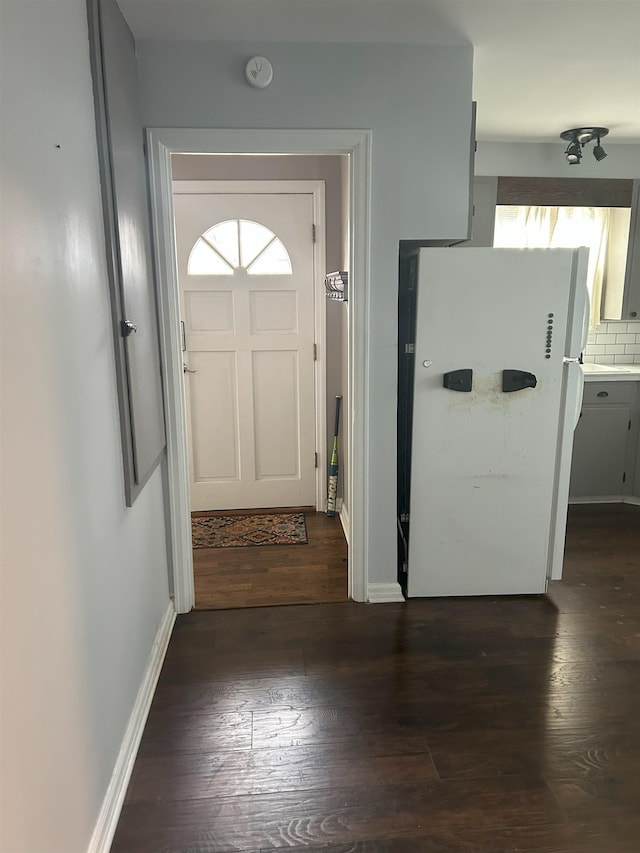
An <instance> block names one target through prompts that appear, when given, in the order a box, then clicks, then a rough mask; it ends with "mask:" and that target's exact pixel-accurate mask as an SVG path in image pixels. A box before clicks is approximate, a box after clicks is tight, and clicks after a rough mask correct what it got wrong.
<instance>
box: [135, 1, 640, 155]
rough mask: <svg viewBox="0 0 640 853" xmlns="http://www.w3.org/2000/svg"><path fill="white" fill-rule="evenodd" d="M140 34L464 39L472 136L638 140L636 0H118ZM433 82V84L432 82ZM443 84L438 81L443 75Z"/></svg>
mask: <svg viewBox="0 0 640 853" xmlns="http://www.w3.org/2000/svg"><path fill="white" fill-rule="evenodd" d="M119 3H120V6H121V8H122V11H123V13H124V15H125V17H126V18H127V21H128V23H129V26H130V27H131V29H132V31H133V33H134V35H135V36H136V38H138V39H169V40H173V39H181V40H190V39H195V40H210V41H253V42H258V43H260V44H262V47H261V48H260V50H261V52H262V53H264V54H266V55H267V56H268V53H269V51H268V44H267V43H268V42H274V41H341V42H363V41H364V42H396V43H421V44H468V43H471V44H473V46H474V97H475V99H476V100H477V102H478V138H479V139H482V140H499V141H515V140H528V141H532V142H552V141H557V139H558V135H559V133H560V132H561V131H562V130H564V129H565V128H570V127H576V126H589V125H599V126H605V127H609V128H610V130H611V132H610V134H609V137H608V139H607V144H615V143H616V142H619V143H622V142H626V143H629V142H636V143H640V0H584V2H583V0H119ZM434 85H438V83H434ZM442 85H446V81H442Z"/></svg>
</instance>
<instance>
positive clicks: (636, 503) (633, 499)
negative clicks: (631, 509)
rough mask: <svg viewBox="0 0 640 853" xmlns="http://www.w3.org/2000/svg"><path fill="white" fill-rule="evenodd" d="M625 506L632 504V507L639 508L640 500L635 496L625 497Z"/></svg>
mask: <svg viewBox="0 0 640 853" xmlns="http://www.w3.org/2000/svg"><path fill="white" fill-rule="evenodd" d="M624 502H625V503H626V504H632V505H633V506H640V498H638V497H636V496H635V495H627V496H626V497H625V499H624Z"/></svg>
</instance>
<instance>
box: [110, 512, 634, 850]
mask: <svg viewBox="0 0 640 853" xmlns="http://www.w3.org/2000/svg"><path fill="white" fill-rule="evenodd" d="M639 682H640V508H637V507H630V506H602V507H584V508H583V507H580V508H575V507H574V508H572V509H571V512H570V522H569V536H568V542H567V551H566V568H565V580H564V581H562V582H560V583H556V584H553V585H552V587H551V589H550V592H549V595H548V596H547V597H522V598H482V599H431V600H429V599H425V600H412V601H409V602H408V603H407V604H388V605H363V604H354V603H350V602H347V603H343V604H329V605H317V606H292V607H266V608H260V609H255V610H227V611H217V612H198V613H191V614H189V615H187V616H181V617H179V618H178V621H177V624H176V628H175V632H174V636H173V638H172V640H171V643H170V646H169V650H168V654H167V657H166V661H165V664H164V667H163V670H162V674H161V678H160V682H159V685H158V689H157V693H156V696H155V698H154V701H153V706H152V709H151V713H150V716H149V719H148V723H147V727H146V731H145V734H144V737H143V739H142V743H141V746H140V751H139V755H138V758H137V761H136V764H135V767H134V771H133V775H132V778H131V783H130V786H129V790H128V793H127V796H126V802H125V806H124V808H123V811H122V815H121V819H120V823H119V826H118V829H117V832H116V836H115V840H114V844H113V847H112V851H113V853H146V852H147V851H148V853H170V851H171V852H172V853H178V851H180V853H231V851H247V853H258V851H270V850H273V848H293V849H294V850H295V849H304V850H305V853H453V851H457V853H459V851H463V853H516V851H518V853H638V851H639V850H640V683H639Z"/></svg>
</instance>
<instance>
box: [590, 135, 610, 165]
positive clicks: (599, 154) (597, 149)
mask: <svg viewBox="0 0 640 853" xmlns="http://www.w3.org/2000/svg"><path fill="white" fill-rule="evenodd" d="M593 156H594V157H595V158H596V160H597V161H598V163H599V162H600V160H604V158H605V157H606V156H607V152H606V151H605V150H604V148H603V147H602V145H600V140H598V144H597V145H594V146H593Z"/></svg>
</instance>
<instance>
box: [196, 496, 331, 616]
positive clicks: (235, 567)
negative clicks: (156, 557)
mask: <svg viewBox="0 0 640 853" xmlns="http://www.w3.org/2000/svg"><path fill="white" fill-rule="evenodd" d="M300 509H304V508H296V507H293V508H291V510H289V511H291V512H296V511H299V510H300ZM259 512H272V510H250V511H249V510H247V511H245V512H244V513H242V512H241V511H235V512H233V513H229V514H232V515H241V514H246V515H251V514H258V513H259ZM200 514H202V515H205V514H206V513H195V514H194V515H200ZM305 520H306V527H307V538H308V542H307V544H306V545H260V546H250V547H243V548H194V550H193V570H194V581H195V591H196V610H226V609H228V608H235V607H264V606H268V605H282V604H325V603H328V602H337V601H347V597H348V596H347V580H348V578H347V543H346V541H345V538H344V533H343V532H342V525H341V524H340V519H339V518H338V517H337V516H334V517H332V518H328V517H327V516H326V515H325V514H324V513H323V512H315V511H314V510H313V509H310V508H309V507H307V508H306V511H305Z"/></svg>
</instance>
